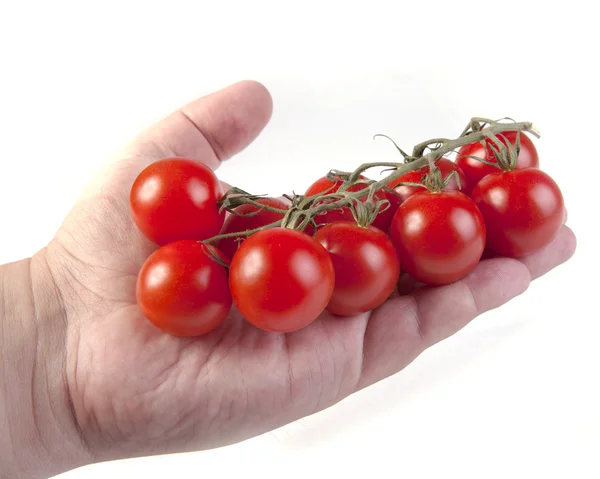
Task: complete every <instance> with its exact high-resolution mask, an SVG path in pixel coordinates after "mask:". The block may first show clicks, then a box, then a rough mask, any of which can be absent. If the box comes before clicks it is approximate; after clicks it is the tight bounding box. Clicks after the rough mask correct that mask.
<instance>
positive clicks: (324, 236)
mask: <svg viewBox="0 0 600 479" xmlns="http://www.w3.org/2000/svg"><path fill="white" fill-rule="evenodd" d="M315 239H316V240H317V241H318V242H319V243H321V244H322V245H323V247H324V248H325V249H326V250H327V251H328V252H329V255H330V256H331V260H332V262H333V267H334V270H335V287H334V290H333V296H332V297H331V300H330V301H329V304H328V305H327V308H326V309H327V311H329V312H330V313H332V314H336V315H338V316H353V315H356V314H360V313H364V312H367V311H371V310H373V309H375V308H376V307H378V306H379V305H381V304H382V303H383V302H385V300H386V299H388V298H389V296H390V294H392V292H393V291H394V289H395V288H396V284H397V283H398V278H399V276H400V262H399V260H398V256H397V254H396V250H395V249H394V245H393V244H392V242H391V240H390V238H389V237H388V235H386V234H385V233H384V232H383V231H381V230H380V229H378V228H374V227H372V226H370V227H368V228H363V227H361V226H358V225H357V224H356V223H350V222H345V221H340V222H337V223H331V224H329V225H326V226H324V227H323V228H322V229H320V230H319V231H317V234H316V236H315Z"/></svg>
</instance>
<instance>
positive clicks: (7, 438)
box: [0, 250, 90, 479]
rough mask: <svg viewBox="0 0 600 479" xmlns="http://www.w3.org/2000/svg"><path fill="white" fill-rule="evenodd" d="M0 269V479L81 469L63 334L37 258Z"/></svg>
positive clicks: (52, 290)
mask: <svg viewBox="0 0 600 479" xmlns="http://www.w3.org/2000/svg"><path fill="white" fill-rule="evenodd" d="M45 255H46V252H45V250H42V251H40V252H39V253H38V254H36V255H35V256H34V257H33V258H30V259H26V260H22V261H19V262H16V263H11V264H7V265H3V266H0V479H5V478H8V477H10V478H11V479H12V478H37V477H49V476H52V475H56V474H59V473H61V472H64V471H66V470H69V469H72V468H75V467H79V466H81V465H84V464H85V463H87V462H89V460H90V458H89V454H88V452H87V450H86V447H85V444H84V442H83V440H82V439H81V435H80V434H79V432H78V429H77V423H76V421H75V418H74V415H73V413H72V406H71V400H70V397H71V396H70V392H69V388H68V383H67V379H66V351H67V348H66V344H67V341H68V335H69V328H68V323H67V318H66V314H65V310H64V308H63V305H62V300H61V297H60V292H59V290H58V289H57V288H56V285H55V283H54V279H53V276H52V271H51V270H50V268H49V267H48V263H47V262H46V259H45Z"/></svg>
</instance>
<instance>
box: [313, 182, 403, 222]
mask: <svg viewBox="0 0 600 479" xmlns="http://www.w3.org/2000/svg"><path fill="white" fill-rule="evenodd" d="M360 178H361V179H363V180H365V179H366V177H365V176H362V175H361V177H360ZM342 183H343V182H342V181H335V182H334V181H331V180H329V179H328V178H327V177H326V176H324V177H323V178H319V179H318V180H317V181H315V182H314V183H313V184H312V185H311V186H309V188H308V190H306V193H305V195H306V196H313V195H316V194H317V193H322V192H324V191H327V194H330V193H335V192H336V191H338V190H339V188H340V186H342ZM368 186H369V185H367V184H365V183H357V184H355V185H352V186H351V187H349V188H348V192H350V193H352V192H356V191H360V190H362V189H364V188H368ZM329 188H331V189H329ZM388 195H389V194H388V193H387V192H385V191H384V190H383V189H381V190H379V191H377V192H376V193H375V194H374V195H373V201H374V202H377V201H382V200H388V201H390V205H389V207H388V208H387V209H384V210H383V211H382V212H381V213H379V214H378V215H377V218H375V221H374V222H373V226H375V227H376V228H379V229H380V230H382V231H387V230H388V228H389V227H390V223H391V221H392V218H393V217H394V213H395V212H396V210H395V208H394V207H395V206H396V207H397V204H398V202H397V201H395V200H394V198H391V197H390V196H388ZM361 200H362V201H363V202H364V201H366V200H367V195H365V196H364V197H362V198H361ZM314 220H315V223H316V224H317V226H319V225H326V224H330V223H335V222H336V221H350V222H353V223H355V222H356V221H355V219H354V216H353V215H352V211H350V209H349V208H347V207H346V208H339V209H335V210H329V211H326V212H325V213H321V214H320V215H317V216H316V217H315V218H314Z"/></svg>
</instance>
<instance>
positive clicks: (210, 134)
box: [53, 81, 273, 268]
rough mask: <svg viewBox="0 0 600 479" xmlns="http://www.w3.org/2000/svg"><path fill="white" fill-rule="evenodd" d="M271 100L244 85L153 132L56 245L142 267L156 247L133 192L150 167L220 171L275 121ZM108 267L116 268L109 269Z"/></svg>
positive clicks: (106, 176) (84, 257) (77, 210)
mask: <svg viewBox="0 0 600 479" xmlns="http://www.w3.org/2000/svg"><path fill="white" fill-rule="evenodd" d="M272 108H273V104H272V100H271V95H270V94H269V92H268V91H267V89H266V88H265V87H264V86H263V85H261V84H260V83H257V82H254V81H243V82H239V83H235V84H233V85H231V86H229V87H227V88H224V89H223V90H220V91H217V92H215V93H212V94H210V95H208V96H205V97H203V98H200V99H198V100H196V101H193V102H191V103H189V104H187V105H185V106H183V107H182V108H180V109H179V110H177V111H176V112H174V113H172V114H171V115H169V116H168V117H167V118H165V119H164V120H162V121H160V122H158V123H157V124H156V125H154V126H153V127H151V128H149V129H148V130H147V131H144V132H143V133H141V134H140V135H139V136H138V137H137V138H135V139H134V140H133V141H132V142H131V143H130V144H129V145H127V146H126V147H125V148H124V150H123V153H121V154H119V155H117V157H116V158H115V160H114V161H113V162H112V163H110V164H109V165H108V166H107V167H106V169H105V170H104V171H103V172H102V173H100V174H98V175H97V176H96V178H95V179H94V180H93V182H92V184H91V185H89V187H88V188H87V189H86V191H85V193H84V195H83V196H82V197H81V198H80V200H79V201H78V202H77V204H76V205H75V207H74V208H73V209H72V210H71V213H70V214H69V215H68V216H67V218H66V220H65V221H64V223H63V225H62V227H61V229H60V230H59V232H58V233H57V235H56V237H55V241H54V242H53V243H55V244H59V245H60V246H61V249H62V250H67V251H68V253H69V254H68V256H69V257H76V258H78V259H80V260H81V261H86V262H88V263H89V262H91V261H96V262H97V259H98V258H97V256H98V255H100V254H101V256H102V264H104V265H106V267H108V268H110V267H114V268H116V267H121V266H122V265H123V264H124V263H126V264H128V265H131V267H132V268H133V267H137V266H139V264H141V262H142V261H143V260H144V259H145V258H146V257H147V256H148V254H149V252H151V251H152V250H153V249H154V248H155V245H152V244H151V243H150V242H148V241H147V240H145V238H143V236H142V235H141V233H140V232H139V231H138V229H137V228H136V226H135V224H134V223H133V219H132V217H131V214H130V212H129V192H130V189H131V185H132V184H133V182H134V180H135V178H136V177H137V176H138V175H139V173H140V172H141V171H142V170H143V169H144V168H145V167H146V166H148V165H149V164H150V163H153V162H154V161H157V160H159V159H162V158H166V157H173V156H180V157H186V158H189V159H192V160H197V161H200V162H203V163H205V164H206V165H208V166H209V167H210V168H212V169H215V168H217V167H218V166H219V164H220V162H221V161H224V160H226V159H227V158H229V157H231V156H232V155H234V154H236V153H238V152H240V151H242V150H243V149H244V148H246V147H247V146H248V145H249V144H250V143H251V142H252V141H253V140H254V139H255V138H256V137H257V136H258V135H259V133H260V132H261V131H262V130H263V128H264V127H265V126H266V124H267V123H268V121H269V119H270V118H271V113H272ZM107 263H108V264H107Z"/></svg>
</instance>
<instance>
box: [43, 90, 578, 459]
mask: <svg viewBox="0 0 600 479" xmlns="http://www.w3.org/2000/svg"><path fill="white" fill-rule="evenodd" d="M271 110H272V104H271V97H270V95H269V93H268V92H267V91H266V90H265V89H264V87H263V86H261V85H260V84H257V83H254V82H242V83H238V84H236V85H233V86H231V87H229V88H227V89H225V90H223V91H220V92H217V93H215V94H212V95H210V96H208V97H205V98H202V99H200V100H198V101H196V102H194V103H191V104H189V105H187V106H185V107H184V108H183V109H181V110H180V111H178V112H176V113H174V114H173V115H171V116H170V117H168V118H167V119H165V120H164V121H162V122H161V123H159V124H158V125H156V126H155V127H153V128H152V129H150V130H149V131H147V132H145V133H144V134H142V135H141V136H140V137H139V138H138V139H136V140H135V141H134V142H133V143H132V144H131V145H130V146H128V147H127V148H126V150H125V152H124V153H123V154H122V155H121V157H120V158H118V159H117V161H115V162H113V163H112V164H111V165H109V167H108V169H107V170H106V171H105V172H104V174H102V175H100V176H99V177H98V180H97V181H96V182H95V183H94V184H93V185H91V186H90V188H89V189H88V191H87V193H86V194H85V196H84V197H83V198H82V199H81V200H80V201H79V203H78V204H77V205H76V206H75V208H74V209H73V211H72V212H71V214H70V215H69V216H68V218H67V219H66V221H65V222H64V224H63V225H62V227H61V229H60V230H59V232H58V233H57V235H56V237H55V239H54V240H53V241H52V242H51V243H50V245H49V246H48V247H47V248H46V250H44V251H43V254H44V255H45V259H46V260H47V262H48V265H49V267H50V269H51V270H52V274H53V277H54V279H55V282H56V284H57V288H58V291H59V294H60V296H61V298H62V304H63V305H64V308H65V312H66V317H67V323H66V324H67V348H66V371H65V375H66V376H65V377H66V381H67V385H68V390H69V393H70V396H71V398H70V399H71V401H72V405H73V410H74V415H75V418H76V421H77V424H78V427H79V430H80V433H81V435H82V438H83V440H84V442H85V445H86V447H87V448H88V450H89V452H90V453H91V455H92V457H93V458H94V459H96V460H104V459H116V458H120V457H130V456H136V455H149V454H156V453H168V452H184V451H191V450H198V449H206V448H211V447H217V446H222V445H226V444H231V443H234V442H236V441H240V440H243V439H245V438H249V437H252V436H255V435H258V434H261V433H263V432H266V431H268V430H271V429H274V428H276V427H279V426H282V425H284V424H286V423H289V422H291V421H294V420H296V419H299V418H301V417H303V416H307V415H309V414H312V413H314V412H316V411H318V410H321V409H323V408H326V407H328V406H330V405H332V404H334V403H336V402H337V401H339V400H341V399H343V398H344V397H346V396H348V395H349V394H351V393H353V392H355V391H357V390H358V389H360V388H363V387H365V386H368V385H370V384H373V383H374V382H376V381H379V380H381V379H383V378H385V377H387V376H389V375H391V374H394V373H396V372H397V371H399V370H401V369H402V368H404V367H405V366H406V365H407V364H409V363H410V362H411V361H412V360H413V359H414V358H415V357H417V356H418V355H419V354H420V353H421V352H422V351H423V350H424V349H425V348H427V347H429V346H431V345H432V344H434V343H436V342H437V341H440V340H442V339H444V338H446V337H448V336H450V335H451V334H453V333H455V332H456V331H458V330H459V329H460V328H462V327H463V326H465V325H466V324H467V323H468V322H469V321H470V320H471V319H473V318H474V317H475V316H477V315H478V314H481V313H482V312H484V311H486V310H489V309H491V308H495V307H497V306H500V305H501V304H503V303H505V302H506V301H508V300H509V299H511V298H513V297H514V296H516V295H518V294H520V293H522V292H523V291H525V289H527V287H528V285H529V282H530V280H531V279H532V278H535V277H537V276H539V275H541V274H544V273H545V272H547V271H549V270H550V269H552V268H553V267H555V266H557V265H559V264H560V263H562V262H564V261H566V260H567V259H568V258H569V257H570V256H571V255H572V254H573V251H574V249H575V238H574V236H573V233H572V232H571V231H570V230H569V229H568V228H567V227H566V226H563V228H562V230H561V231H560V233H559V235H558V237H557V238H556V239H555V241H554V242H553V243H552V245H550V246H549V247H548V248H547V249H546V250H544V251H542V252H540V253H538V254H536V255H534V256H532V257H529V258H525V259H523V260H521V261H516V260H511V259H490V260H485V261H482V262H481V263H480V264H479V265H478V266H477V268H476V269H475V270H474V271H473V272H472V273H471V274H470V275H469V276H468V277H467V278H465V279H464V280H462V281H460V282H458V283H455V284H452V285H449V286H444V287H439V288H423V289H420V290H417V291H415V292H413V294H406V295H402V296H397V297H395V298H393V299H390V300H388V301H387V303H385V304H384V305H382V306H381V307H380V308H378V309H377V310H376V311H374V312H373V313H371V314H363V315H360V316H357V317H353V318H346V319H343V320H340V319H336V318H333V317H330V316H328V315H327V314H323V315H322V317H320V318H319V319H318V320H317V321H315V322H314V323H312V324H311V325H310V326H309V327H307V328H305V329H303V330H300V331H297V332H295V333H292V334H287V335H284V334H278V333H266V332H263V331H260V330H258V329H256V328H254V327H253V326H251V325H249V324H248V323H247V322H245V321H244V320H243V318H241V317H240V315H239V313H237V311H235V309H233V310H232V313H231V314H230V317H229V318H228V319H227V320H226V321H225V323H224V324H223V325H222V326H221V327H220V328H218V329H217V330H216V331H214V332H212V333H211V334H209V335H207V336H205V337H201V338H195V339H182V338H175V337H172V336H169V335H166V334H164V333H162V332H161V331H159V330H158V329H157V328H155V327H154V326H153V325H151V324H150V323H149V322H148V321H147V320H146V319H145V318H144V317H143V315H142V313H141V312H140V310H139V309H138V307H137V306H136V302H135V283H136V277H137V273H138V271H139V268H140V266H141V265H142V263H143V262H144V261H145V259H146V258H147V257H148V256H149V254H150V253H151V252H152V251H154V249H155V248H156V246H155V245H153V244H151V243H150V242H149V241H148V240H146V239H145V238H144V237H143V236H142V235H141V234H140V232H139V231H138V230H137V228H136V227H135V225H134V223H133V221H132V219H131V217H130V214H129V203H128V198H129V189H130V187H131V184H132V183H133V180H134V179H135V177H136V176H137V175H138V174H139V172H140V171H141V170H142V169H143V168H144V167H145V166H147V165H148V164H150V163H151V162H153V161H155V160H158V159H160V158H164V157H167V156H184V157H188V158H192V159H195V160H197V161H201V162H204V163H206V164H207V165H209V166H210V167H212V168H216V167H217V166H218V165H219V163H220V161H223V160H225V159H226V158H229V157H230V156H232V155H234V154H236V153H238V152H239V151H241V150H242V149H243V148H244V147H246V146H247V145H248V144H249V143H250V142H251V141H252V140H253V139H254V138H255V137H256V136H257V135H258V134H259V133H260V131H261V130H262V128H263V127H264V126H265V125H266V123H267V122H268V120H269V118H270V115H271Z"/></svg>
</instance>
